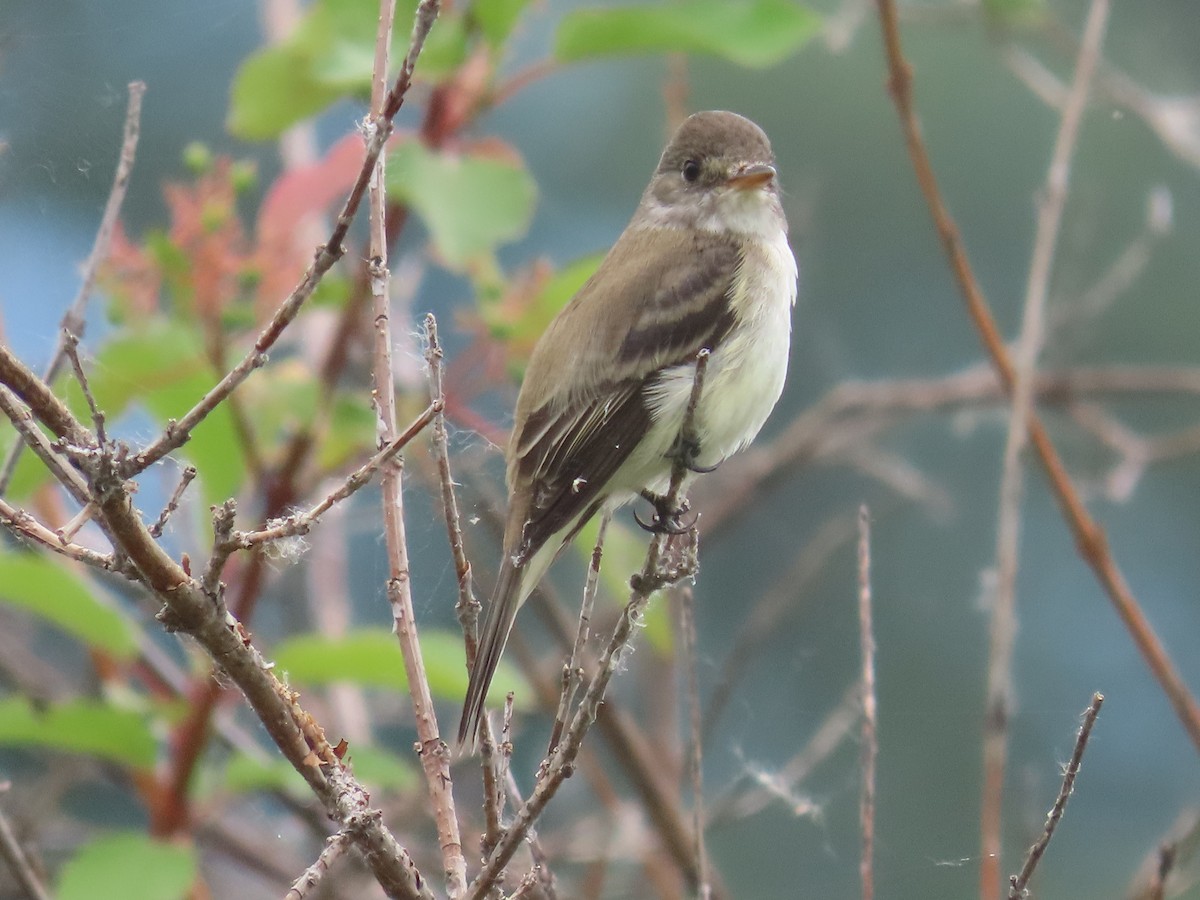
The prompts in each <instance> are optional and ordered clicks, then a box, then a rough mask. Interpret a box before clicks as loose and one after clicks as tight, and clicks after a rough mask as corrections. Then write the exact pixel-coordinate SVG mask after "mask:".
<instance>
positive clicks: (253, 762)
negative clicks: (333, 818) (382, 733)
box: [222, 744, 417, 796]
mask: <svg viewBox="0 0 1200 900" xmlns="http://www.w3.org/2000/svg"><path fill="white" fill-rule="evenodd" d="M349 759H350V763H351V766H352V767H353V769H354V775H355V777H356V778H358V779H359V780H360V781H362V782H363V783H365V784H366V785H367V786H368V787H370V788H371V789H372V790H373V791H383V790H392V791H406V790H409V789H410V788H411V787H413V785H415V784H416V782H417V774H416V772H415V771H414V769H413V767H412V765H411V764H409V763H408V762H407V761H406V760H403V759H401V758H400V757H399V756H396V755H395V754H394V753H389V752H388V751H386V750H382V749H380V748H378V747H369V746H367V747H360V746H357V745H354V744H351V745H350V753H349ZM222 784H223V786H224V788H225V789H226V790H229V791H233V792H235V793H249V792H251V791H272V790H273V791H288V792H290V793H293V794H297V795H299V796H308V795H309V794H310V791H309V789H308V785H307V784H306V783H305V781H304V778H303V777H302V776H301V775H300V773H299V772H297V771H296V770H295V768H293V767H292V766H291V765H290V764H289V763H288V762H287V761H286V760H283V759H279V758H273V759H272V760H271V761H270V762H267V763H264V762H262V761H260V760H257V759H253V758H251V757H250V756H247V755H246V754H243V753H239V754H237V755H236V756H233V757H231V758H230V760H229V762H228V764H227V765H226V766H225V771H224V777H223V779H222Z"/></svg>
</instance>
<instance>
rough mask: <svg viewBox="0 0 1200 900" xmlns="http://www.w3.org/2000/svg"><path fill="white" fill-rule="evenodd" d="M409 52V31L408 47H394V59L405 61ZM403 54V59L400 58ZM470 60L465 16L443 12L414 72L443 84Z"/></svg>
mask: <svg viewBox="0 0 1200 900" xmlns="http://www.w3.org/2000/svg"><path fill="white" fill-rule="evenodd" d="M407 52H408V32H407V30H406V31H405V38H404V45H403V46H400V45H399V44H397V45H396V46H395V47H394V48H393V58H400V59H402V58H403V54H405V53H407ZM396 54H399V56H396ZM466 58H467V27H466V23H465V22H464V21H463V17H462V16H460V15H455V14H452V13H445V12H443V13H442V14H441V15H440V16H438V20H437V24H436V25H434V26H433V30H432V31H430V32H429V37H428V38H427V39H426V41H425V47H424V49H422V50H421V59H420V60H419V61H418V62H417V71H416V72H415V73H414V74H416V75H419V76H420V77H422V78H425V79H428V80H430V81H435V82H436V81H440V80H442V79H443V78H445V77H446V76H447V75H450V74H452V73H453V72H455V71H457V70H458V67H459V66H461V65H462V64H463V61H464V60H465V59H466Z"/></svg>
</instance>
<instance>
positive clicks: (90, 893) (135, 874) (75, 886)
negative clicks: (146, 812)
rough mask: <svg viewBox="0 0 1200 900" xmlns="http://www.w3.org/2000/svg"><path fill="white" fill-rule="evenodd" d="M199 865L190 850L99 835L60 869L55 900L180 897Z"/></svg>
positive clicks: (138, 838)
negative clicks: (56, 898) (56, 899)
mask: <svg viewBox="0 0 1200 900" xmlns="http://www.w3.org/2000/svg"><path fill="white" fill-rule="evenodd" d="M198 864H199V859H198V858H197V854H196V851H195V849H194V848H192V847H185V846H179V845H172V844H165V843H163V842H161V841H155V840H151V839H150V838H148V837H146V836H145V835H143V834H138V833H134V832H125V833H120V834H110V835H104V836H102V837H98V838H95V839H94V840H92V841H89V842H88V843H87V844H84V845H83V847H81V848H80V850H79V852H78V853H76V854H75V856H74V857H72V858H71V860H70V861H69V862H68V863H67V864H66V865H65V866H63V870H62V872H61V873H60V874H59V879H58V893H57V896H58V898H59V900H167V898H174V897H183V896H186V895H187V893H188V891H189V889H190V887H191V885H192V883H193V882H194V881H195V878H196V873H197V869H198Z"/></svg>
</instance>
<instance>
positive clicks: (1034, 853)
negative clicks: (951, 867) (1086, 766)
mask: <svg viewBox="0 0 1200 900" xmlns="http://www.w3.org/2000/svg"><path fill="white" fill-rule="evenodd" d="M1103 703H1104V695H1103V694H1092V702H1091V703H1090V704H1089V705H1088V708H1087V709H1086V710H1084V712H1083V724H1082V725H1080V726H1079V734H1078V736H1077V737H1076V738H1075V749H1074V751H1072V753H1071V761H1070V762H1068V763H1067V768H1066V770H1065V771H1064V772H1063V780H1062V786H1061V787H1060V788H1059V789H1058V796H1057V797H1056V798H1055V800H1054V805H1053V806H1052V807H1050V812H1049V813H1048V814H1047V816H1046V827H1045V828H1043V829H1042V834H1041V836H1040V837H1039V838H1038V839H1037V840H1036V841H1034V842H1033V846H1032V847H1030V848H1029V854H1028V855H1027V856H1026V857H1025V865H1023V866H1021V871H1020V872H1019V873H1018V874H1016V875H1013V876H1012V877H1011V878H1009V880H1008V900H1024V898H1025V897H1027V896H1029V894H1028V892H1027V891H1026V890H1025V888H1026V886H1027V885H1028V884H1029V879H1030V878H1031V877H1032V876H1033V870H1034V869H1035V868H1037V864H1038V861H1039V860H1041V858H1042V855H1043V854H1044V853H1045V852H1046V847H1048V846H1049V845H1050V838H1052V837H1054V829H1055V828H1057V827H1058V823H1059V821H1061V819H1062V817H1063V813H1064V812H1065V811H1066V808H1067V801H1068V800H1069V799H1071V791H1073V790H1074V789H1075V778H1076V776H1078V775H1079V767H1080V765H1081V764H1082V762H1083V751H1084V750H1086V749H1087V742H1088V738H1089V737H1091V735H1092V726H1094V725H1095V724H1096V717H1097V716H1098V715H1100V706H1101V705H1102V704H1103Z"/></svg>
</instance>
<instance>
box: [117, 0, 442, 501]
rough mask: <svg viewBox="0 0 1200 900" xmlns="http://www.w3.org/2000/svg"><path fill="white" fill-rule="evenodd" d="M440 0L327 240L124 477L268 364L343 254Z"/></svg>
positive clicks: (422, 21) (177, 442)
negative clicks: (256, 329) (213, 380)
mask: <svg viewBox="0 0 1200 900" xmlns="http://www.w3.org/2000/svg"><path fill="white" fill-rule="evenodd" d="M440 6H441V4H440V3H439V2H438V0H421V3H420V4H419V5H418V6H417V11H416V16H415V18H414V24H413V34H412V42H411V44H410V45H409V49H408V55H407V56H406V57H405V60H404V66H403V68H402V69H401V70H400V74H399V75H398V76H397V77H396V82H395V84H394V85H393V86H392V89H391V90H390V91H389V92H388V93H387V96H386V97H385V98H384V100H383V102H382V104H381V105H380V106H381V109H382V112H381V114H379V115H378V116H375V117H373V118H372V120H371V121H372V128H371V132H370V135H369V136H368V138H367V142H366V154H365V156H364V158H363V164H362V168H361V169H359V172H358V178H357V179H355V182H354V186H353V187H352V188H351V189H350V193H349V195H348V196H347V197H346V202H345V204H344V205H343V206H342V210H341V212H340V213H338V217H337V220H336V221H335V222H334V225H333V231H332V232H331V233H330V235H329V240H328V241H327V242H326V243H325V244H324V245H322V246H321V247H318V248H317V253H316V257H315V258H314V260H313V262H312V264H311V265H310V266H309V267H308V270H307V271H306V272H305V273H304V276H303V277H302V278H301V279H300V283H299V284H298V285H296V287H295V288H294V289H293V290H292V293H291V294H290V295H289V296H288V297H287V299H286V300H284V301H283V303H282V304H281V305H280V306H279V308H278V309H277V310H276V311H275V315H274V316H272V317H271V321H270V322H268V323H267V326H266V327H265V328H264V329H263V330H262V332H261V333H260V334H259V336H258V338H257V339H256V340H255V341H254V346H253V347H251V348H250V350H249V352H247V353H246V355H245V356H244V357H243V358H242V360H241V362H239V363H238V364H237V365H235V366H234V367H233V368H232V369H230V370H229V371H228V372H227V373H226V374H225V377H224V378H222V379H221V380H220V381H219V382H217V384H216V386H214V387H213V389H212V390H210V391H209V392H208V393H207V394H205V395H204V396H203V397H202V398H201V399H200V401H199V402H198V403H197V404H196V405H195V406H193V407H192V408H191V409H190V410H188V412H187V413H185V414H184V416H183V418H181V419H179V420H178V421H173V422H170V423H168V424H167V427H166V429H165V430H164V432H163V434H162V435H161V436H160V437H159V438H158V440H156V441H154V443H152V444H150V445H149V446H148V447H146V448H144V449H143V450H142V451H141V452H139V453H136V454H134V455H133V456H131V457H130V458H129V459H128V460H127V461H126V462H125V464H124V465H123V466H122V474H123V475H124V476H125V477H127V478H128V477H131V476H133V475H136V474H137V473H139V472H143V471H145V470H146V469H148V468H149V467H150V466H152V465H154V464H155V463H156V462H158V461H159V460H160V459H162V458H163V457H164V456H166V455H167V454H168V453H171V452H173V451H175V450H177V449H179V448H180V447H182V446H183V445H184V444H185V443H187V441H188V439H189V438H190V437H191V434H192V431H193V430H195V428H196V426H198V425H199V424H200V423H201V422H203V421H204V420H205V419H206V418H207V417H208V416H209V414H210V413H212V411H213V410H214V409H216V408H217V407H218V406H219V405H220V404H221V402H222V401H223V400H224V399H225V398H226V397H228V396H229V395H230V394H232V393H233V391H234V390H235V389H236V388H237V387H238V386H239V385H240V384H241V383H242V382H244V381H245V380H246V379H247V378H249V377H250V375H251V373H253V372H254V370H255V369H258V368H261V367H262V366H263V365H265V364H266V362H267V352H268V351H269V350H270V349H271V347H273V346H274V344H275V342H276V341H277V340H278V339H279V336H280V335H281V334H282V333H283V331H284V329H286V328H287V327H288V325H290V324H291V323H292V320H293V319H295V318H296V316H297V315H298V314H299V313H300V309H301V307H302V306H304V303H305V301H307V300H308V298H309V297H310V296H312V293H313V291H314V290H316V287H317V285H318V284H319V283H320V282H321V279H322V278H323V277H324V276H325V273H326V272H328V271H329V270H330V269H331V268H333V265H334V263H336V262H337V261H338V260H339V259H341V257H342V254H343V253H345V252H346V251H345V247H344V246H343V245H342V242H343V241H344V240H345V239H346V234H347V233H348V232H349V230H350V224H351V222H353V221H354V216H355V214H356V213H357V212H358V208H359V206H361V205H362V200H363V197H364V196H365V195H366V193H367V186H368V184H369V182H370V181H371V178H372V177H373V176H374V173H375V167H376V164H377V163H378V161H379V159H380V157H381V155H382V153H383V149H384V147H386V146H387V142H388V138H389V137H391V134H392V128H393V125H392V120H393V119H394V118H395V116H396V113H398V112H399V111H400V107H401V105H402V104H403V103H404V97H405V95H406V94H407V93H408V89H409V87H410V86H411V85H412V70H413V66H414V65H415V63H416V59H417V57H418V56H419V55H420V53H421V49H422V48H423V47H424V46H425V39H426V38H427V37H428V36H429V30H430V29H431V28H432V27H433V23H434V21H435V20H436V19H437V15H438V10H439V9H440Z"/></svg>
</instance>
